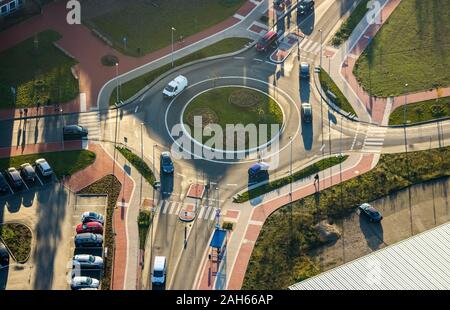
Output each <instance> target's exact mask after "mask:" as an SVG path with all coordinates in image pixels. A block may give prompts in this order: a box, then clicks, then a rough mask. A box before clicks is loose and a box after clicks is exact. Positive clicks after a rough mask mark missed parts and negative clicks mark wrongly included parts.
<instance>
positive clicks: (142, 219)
mask: <svg viewBox="0 0 450 310" xmlns="http://www.w3.org/2000/svg"><path fill="white" fill-rule="evenodd" d="M151 217H152V215H151V212H150V211H148V210H142V211H140V212H139V217H138V228H139V249H141V250H144V249H145V241H146V240H147V234H148V228H149V227H150V221H151Z"/></svg>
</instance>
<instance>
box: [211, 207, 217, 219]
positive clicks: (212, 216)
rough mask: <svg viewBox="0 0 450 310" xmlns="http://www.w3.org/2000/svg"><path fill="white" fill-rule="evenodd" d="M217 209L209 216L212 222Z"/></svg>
mask: <svg viewBox="0 0 450 310" xmlns="http://www.w3.org/2000/svg"><path fill="white" fill-rule="evenodd" d="M217 210H218V209H216V208H214V210H213V212H211V216H210V220H211V221H212V220H214V218H215V217H216V212H217Z"/></svg>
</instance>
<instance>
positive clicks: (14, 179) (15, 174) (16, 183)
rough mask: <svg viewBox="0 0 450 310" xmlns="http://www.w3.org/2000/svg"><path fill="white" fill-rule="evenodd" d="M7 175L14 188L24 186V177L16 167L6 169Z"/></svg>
mask: <svg viewBox="0 0 450 310" xmlns="http://www.w3.org/2000/svg"><path fill="white" fill-rule="evenodd" d="M6 177H7V178H8V180H9V182H10V183H11V185H12V187H14V188H17V189H19V188H21V187H22V186H23V181H22V178H21V177H20V173H19V171H17V169H16V168H9V169H8V170H6Z"/></svg>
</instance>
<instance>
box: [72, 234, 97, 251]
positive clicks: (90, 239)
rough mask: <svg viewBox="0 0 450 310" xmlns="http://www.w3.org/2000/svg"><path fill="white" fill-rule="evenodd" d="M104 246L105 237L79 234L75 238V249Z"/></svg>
mask: <svg viewBox="0 0 450 310" xmlns="http://www.w3.org/2000/svg"><path fill="white" fill-rule="evenodd" d="M102 245H103V236H102V235H99V234H93V233H84V234H78V235H76V236H75V247H77V248H84V247H101V246H102Z"/></svg>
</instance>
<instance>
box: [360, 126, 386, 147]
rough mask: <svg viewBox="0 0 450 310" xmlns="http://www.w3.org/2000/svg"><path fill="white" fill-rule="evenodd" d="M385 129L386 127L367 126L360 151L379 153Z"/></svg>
mask: <svg viewBox="0 0 450 310" xmlns="http://www.w3.org/2000/svg"><path fill="white" fill-rule="evenodd" d="M386 131H387V127H377V126H369V127H368V128H367V132H366V137H365V139H364V145H363V148H362V150H361V151H362V152H364V153H381V150H382V149H383V144H384V138H385V136H386Z"/></svg>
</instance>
